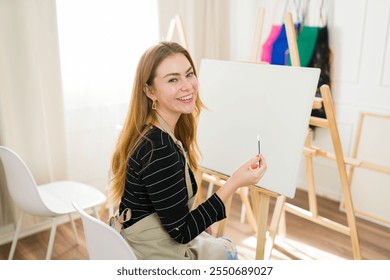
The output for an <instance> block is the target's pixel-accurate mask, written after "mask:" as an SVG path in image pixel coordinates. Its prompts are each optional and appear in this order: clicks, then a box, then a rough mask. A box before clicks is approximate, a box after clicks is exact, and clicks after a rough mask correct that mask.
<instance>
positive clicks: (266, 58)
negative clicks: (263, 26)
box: [261, 25, 282, 63]
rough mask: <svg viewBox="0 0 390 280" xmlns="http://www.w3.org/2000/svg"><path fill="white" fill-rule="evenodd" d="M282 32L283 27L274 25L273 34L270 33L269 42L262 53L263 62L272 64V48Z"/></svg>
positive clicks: (265, 44)
mask: <svg viewBox="0 0 390 280" xmlns="http://www.w3.org/2000/svg"><path fill="white" fill-rule="evenodd" d="M281 30H282V26H281V25H273V26H272V28H271V32H270V34H269V36H268V38H267V40H266V41H265V43H264V44H263V51H262V53H261V61H263V62H268V63H270V62H271V57H272V46H273V44H274V42H275V40H276V38H278V36H279V34H280V31H281Z"/></svg>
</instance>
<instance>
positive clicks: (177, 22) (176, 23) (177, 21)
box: [165, 15, 188, 50]
mask: <svg viewBox="0 0 390 280" xmlns="http://www.w3.org/2000/svg"><path fill="white" fill-rule="evenodd" d="M175 30H177V34H178V39H179V43H180V44H181V45H182V46H183V47H184V48H186V49H187V50H188V41H187V36H186V33H185V30H184V25H183V21H182V20H181V17H180V16H179V15H175V16H174V17H173V18H172V19H171V21H170V23H169V28H168V33H167V36H166V37H165V40H167V41H173V36H174V34H175Z"/></svg>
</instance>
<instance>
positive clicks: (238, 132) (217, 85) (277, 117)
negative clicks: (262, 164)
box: [198, 59, 320, 198]
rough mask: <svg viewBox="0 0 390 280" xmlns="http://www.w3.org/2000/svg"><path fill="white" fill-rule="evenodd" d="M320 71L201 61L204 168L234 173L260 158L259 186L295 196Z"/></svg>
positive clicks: (227, 173) (200, 139) (200, 81)
mask: <svg viewBox="0 0 390 280" xmlns="http://www.w3.org/2000/svg"><path fill="white" fill-rule="evenodd" d="M319 74H320V70H319V69H316V68H305V67H292V66H279V65H268V64H260V63H245V62H231V61H221V60H210V59H203V60H202V62H201V66H200V71H199V83H200V90H199V94H200V97H201V98H202V100H203V102H204V103H205V105H206V106H207V109H206V110H203V111H202V113H201V117H200V123H199V127H198V142H199V146H200V149H201V152H202V155H203V159H202V160H201V162H200V165H201V166H202V167H205V168H208V169H210V170H214V171H217V172H220V173H222V174H225V175H228V176H229V175H231V174H232V173H233V172H234V171H235V170H236V169H237V168H238V167H239V166H240V165H241V164H242V163H244V162H245V161H246V160H248V159H249V158H250V157H253V156H255V155H256V154H257V150H258V146H257V136H258V135H259V137H260V141H261V153H262V154H263V155H264V156H265V158H266V160H267V164H268V170H267V172H266V174H265V175H264V177H263V178H262V180H261V181H260V183H259V185H258V186H259V187H262V188H265V189H268V190H270V191H273V192H276V193H278V194H282V195H285V196H287V197H291V198H292V197H294V195H295V190H296V181H297V176H298V170H299V164H300V160H301V157H302V153H303V147H304V142H305V137H306V134H307V129H308V124H309V119H310V113H311V109H312V104H313V101H314V96H315V91H316V88H317V83H318V78H319Z"/></svg>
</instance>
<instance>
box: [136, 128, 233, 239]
mask: <svg viewBox="0 0 390 280" xmlns="http://www.w3.org/2000/svg"><path fill="white" fill-rule="evenodd" d="M152 141H153V149H152V154H151V157H149V159H148V161H147V164H145V165H144V167H143V169H142V170H141V172H140V174H142V176H141V177H142V180H143V182H144V183H145V186H146V190H147V193H148V194H149V196H150V200H151V203H152V205H153V207H154V209H155V211H156V213H157V215H158V216H159V217H160V220H161V223H162V225H163V226H164V228H165V229H166V230H167V232H168V233H169V234H170V236H171V237H172V238H174V239H175V240H176V241H177V242H179V243H183V244H185V243H188V242H189V241H191V240H192V239H194V238H195V237H196V236H198V235H199V234H200V233H201V232H203V231H204V230H205V229H206V228H208V227H209V226H210V225H212V224H213V223H215V222H217V221H219V220H221V219H224V218H225V217H226V214H225V207H224V204H223V202H222V201H221V199H220V198H219V197H218V196H217V195H216V194H214V195H213V196H211V197H210V198H209V199H208V200H206V201H205V202H204V203H202V204H201V205H199V206H198V207H197V208H196V209H194V210H192V211H190V210H189V208H188V195H187V187H186V183H185V176H184V164H185V161H184V157H183V156H182V154H181V153H180V151H179V149H178V148H177V147H176V145H175V144H174V143H173V140H172V139H171V138H170V137H169V135H168V134H166V133H165V132H162V131H161V133H160V134H159V135H158V138H157V139H152ZM146 154H147V153H146V150H145V155H146ZM191 178H192V180H193V184H196V183H195V180H194V176H191Z"/></svg>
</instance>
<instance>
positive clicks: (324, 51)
mask: <svg viewBox="0 0 390 280" xmlns="http://www.w3.org/2000/svg"><path fill="white" fill-rule="evenodd" d="M308 66H309V67H315V68H320V69H321V74H320V78H319V81H318V87H317V91H316V97H321V93H320V90H319V89H320V87H321V86H322V85H324V84H327V85H329V87H330V85H331V51H330V48H329V34H328V28H327V26H324V27H321V28H319V29H318V36H317V43H316V47H315V49H314V53H313V56H312V58H311V61H310V62H309V65H308ZM311 115H312V116H315V117H319V118H326V114H325V110H324V108H323V107H322V108H320V109H313V110H312V114H311Z"/></svg>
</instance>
